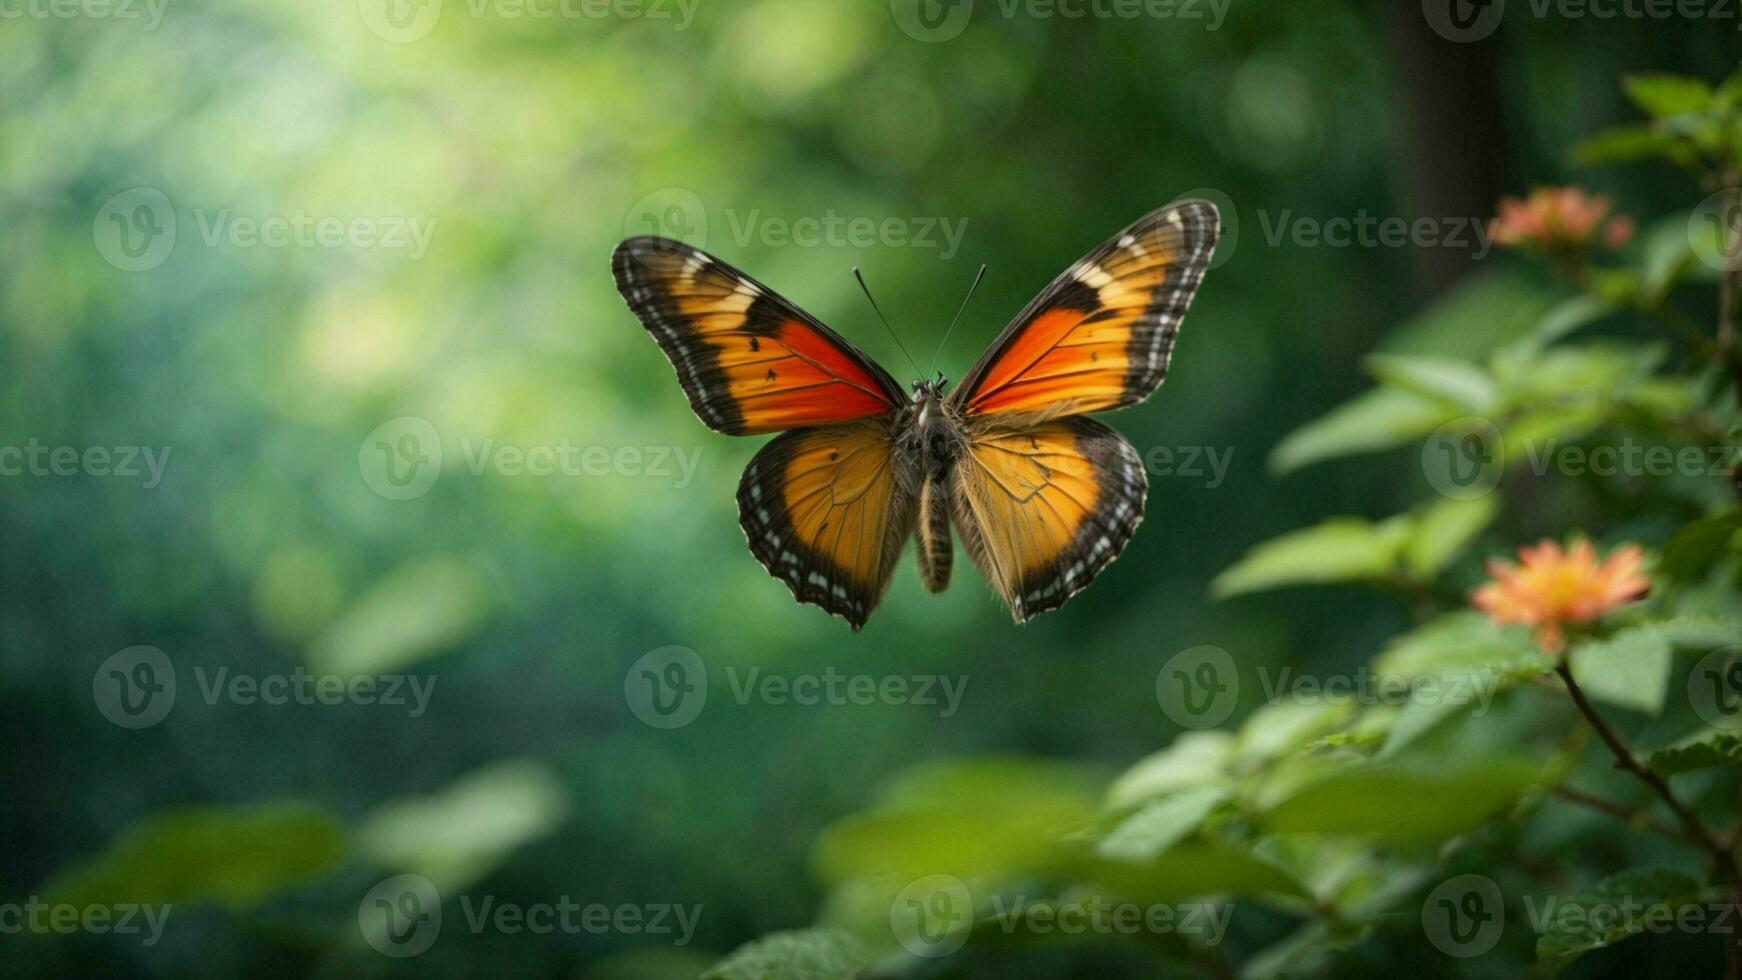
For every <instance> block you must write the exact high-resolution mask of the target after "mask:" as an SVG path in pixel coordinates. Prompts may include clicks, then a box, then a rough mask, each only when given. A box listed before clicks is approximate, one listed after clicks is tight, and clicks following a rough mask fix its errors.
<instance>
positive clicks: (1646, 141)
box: [1572, 125, 1699, 167]
mask: <svg viewBox="0 0 1742 980" xmlns="http://www.w3.org/2000/svg"><path fill="white" fill-rule="evenodd" d="M1652 157H1663V158H1665V159H1669V160H1673V161H1675V162H1676V163H1678V164H1690V163H1693V162H1695V161H1696V160H1698V159H1699V154H1698V153H1696V152H1695V151H1694V148H1693V147H1692V146H1690V145H1688V141H1687V140H1685V139H1683V138H1682V137H1680V136H1677V135H1675V134H1674V133H1670V132H1666V131H1663V130H1659V129H1655V128H1653V127H1651V126H1641V125H1627V126H1614V127H1611V128H1609V129H1603V130H1598V131H1597V132H1596V133H1594V134H1593V135H1591V136H1588V137H1586V138H1585V139H1583V140H1581V141H1579V142H1578V143H1577V144H1575V145H1574V146H1573V150H1572V160H1573V163H1574V165H1576V166H1580V167H1594V166H1600V165H1602V164H1606V163H1630V162H1633V161H1635V160H1647V159H1650V158H1652Z"/></svg>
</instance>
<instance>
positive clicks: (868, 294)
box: [853, 266, 919, 371]
mask: <svg viewBox="0 0 1742 980" xmlns="http://www.w3.org/2000/svg"><path fill="white" fill-rule="evenodd" d="M853 278H854V279H857V280H859V288H860V289H863V290H864V291H865V298H866V299H868V300H871V308H872V309H873V310H876V311H877V319H879V320H882V321H883V329H885V330H887V331H889V336H890V338H891V339H893V340H894V341H895V346H897V347H899V348H901V356H903V357H905V358H907V363H909V364H912V365H913V369H914V370H915V371H918V370H919V364H918V363H916V362H915V361H914V359H913V355H912V354H909V353H908V352H907V345H906V344H904V343H902V342H901V338H900V337H897V336H896V335H895V328H894V327H892V326H890V325H889V319H888V318H887V317H885V316H884V315H883V311H882V310H881V309H879V308H878V306H877V301H876V300H874V299H871V287H870V286H867V285H865V277H864V276H862V275H860V274H859V267H858V266H854V267H853Z"/></svg>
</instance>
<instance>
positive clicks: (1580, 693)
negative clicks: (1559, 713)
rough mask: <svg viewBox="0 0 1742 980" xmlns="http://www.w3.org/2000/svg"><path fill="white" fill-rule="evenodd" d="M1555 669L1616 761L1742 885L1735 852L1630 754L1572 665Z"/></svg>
mask: <svg viewBox="0 0 1742 980" xmlns="http://www.w3.org/2000/svg"><path fill="white" fill-rule="evenodd" d="M1555 672H1556V673H1558V674H1560V675H1561V680H1562V681H1563V682H1565V684H1566V685H1567V694H1569V695H1571V696H1572V699H1573V704H1574V705H1576V706H1577V707H1578V709H1579V713H1580V714H1583V715H1584V716H1585V720H1586V721H1587V722H1589V723H1590V725H1591V730H1592V731H1594V732H1596V733H1597V737H1598V738H1600V739H1602V740H1603V744H1604V745H1607V746H1609V751H1610V753H1611V754H1613V755H1614V756H1615V762H1616V764H1617V765H1619V766H1620V767H1621V768H1623V769H1625V770H1627V771H1628V772H1630V773H1632V774H1633V775H1635V776H1637V777H1639V779H1640V780H1641V781H1642V782H1644V783H1645V785H1647V786H1650V787H1651V788H1652V790H1653V791H1654V792H1656V793H1657V795H1658V796H1660V797H1662V798H1663V801H1664V802H1665V803H1667V804H1669V808H1670V809H1671V810H1672V811H1674V812H1675V815H1676V819H1678V820H1680V821H1681V825H1682V827H1683V828H1684V829H1685V830H1686V831H1687V835H1688V837H1689V838H1690V839H1692V840H1693V841H1694V842H1695V843H1697V844H1699V845H1700V846H1701V847H1703V848H1705V849H1706V850H1707V851H1709V852H1711V855H1712V859H1713V860H1714V861H1716V862H1717V864H1718V869H1719V870H1720V871H1722V872H1723V873H1724V878H1725V880H1726V881H1728V882H1730V883H1731V884H1732V885H1734V886H1736V887H1738V888H1742V869H1738V867H1737V865H1736V856H1735V855H1734V854H1732V853H1730V849H1729V848H1728V847H1725V846H1724V845H1723V844H1721V843H1719V841H1718V839H1717V838H1716V837H1714V836H1712V832H1711V831H1710V830H1708V829H1706V825H1705V824H1704V823H1702V822H1701V821H1700V818H1699V817H1697V816H1695V815H1694V811H1692V810H1690V809H1688V808H1687V806H1686V805H1685V804H1683V803H1682V801H1681V800H1678V799H1676V797H1675V794H1674V793H1673V792H1671V791H1670V788H1669V783H1667V782H1664V779H1663V777H1662V776H1659V775H1658V774H1657V773H1655V772H1652V771H1651V770H1650V769H1647V768H1646V767H1645V766H1644V765H1642V764H1640V762H1639V760H1638V759H1635V758H1634V757H1633V753H1632V752H1630V751H1628V749H1627V746H1626V745H1625V744H1624V743H1622V741H1621V737H1620V736H1619V735H1616V734H1615V730H1614V729H1612V728H1610V727H1609V723H1608V722H1606V721H1604V720H1603V716H1602V715H1600V714H1598V713H1597V709H1596V708H1594V707H1592V706H1591V702H1590V701H1589V700H1587V699H1586V698H1585V691H1584V689H1583V688H1581V687H1579V682H1578V681H1575V680H1573V670H1572V667H1571V666H1569V665H1568V663H1567V661H1566V660H1565V659H1564V658H1563V659H1562V660H1561V662H1560V663H1559V664H1557V665H1556V666H1555Z"/></svg>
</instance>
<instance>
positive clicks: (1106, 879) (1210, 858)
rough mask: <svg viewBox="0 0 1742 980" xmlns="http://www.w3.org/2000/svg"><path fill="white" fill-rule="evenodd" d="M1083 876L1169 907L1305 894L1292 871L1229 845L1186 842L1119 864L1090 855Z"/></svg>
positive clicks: (1083, 863) (1082, 863) (1132, 897)
mask: <svg viewBox="0 0 1742 980" xmlns="http://www.w3.org/2000/svg"><path fill="white" fill-rule="evenodd" d="M1075 870H1076V871H1077V873H1078V875H1079V877H1081V878H1082V879H1083V880H1086V881H1092V882H1095V883H1097V884H1100V885H1102V886H1104V887H1106V888H1108V889H1110V890H1112V891H1116V892H1118V893H1119V894H1121V895H1124V896H1125V897H1126V898H1128V899H1130V900H1131V901H1133V902H1137V903H1140V904H1151V903H1153V904H1166V903H1169V902H1181V901H1186V900H1189V899H1195V898H1204V897H1207V896H1211V895H1287V896H1295V897H1301V898H1305V897H1307V893H1306V890H1305V889H1304V888H1302V887H1301V884H1300V882H1298V881H1296V880H1295V879H1294V876H1292V875H1290V874H1289V873H1288V872H1287V871H1285V870H1283V869H1282V868H1279V867H1277V866H1276V865H1275V864H1272V863H1271V862H1269V861H1265V860H1263V859H1261V858H1259V857H1256V856H1254V855H1252V854H1249V853H1247V852H1245V851H1241V850H1236V849H1234V848H1233V847H1230V846H1227V845H1224V844H1210V843H1199V842H1186V843H1182V844H1178V845H1176V846H1174V847H1171V848H1169V849H1168V850H1167V851H1166V852H1164V853H1163V854H1162V855H1161V856H1160V857H1158V858H1156V859H1155V860H1153V861H1117V860H1113V859H1111V858H1104V857H1100V856H1097V855H1092V854H1086V855H1083V856H1082V857H1081V858H1080V863H1079V865H1078V866H1076V868H1075Z"/></svg>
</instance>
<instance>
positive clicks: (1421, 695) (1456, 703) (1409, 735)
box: [1374, 667, 1537, 759]
mask: <svg viewBox="0 0 1742 980" xmlns="http://www.w3.org/2000/svg"><path fill="white" fill-rule="evenodd" d="M1536 673H1537V671H1534V670H1532V671H1510V672H1501V671H1499V670H1496V669H1495V668H1493V667H1478V668H1476V669H1474V670H1467V671H1464V670H1455V671H1448V672H1446V673H1444V674H1438V675H1429V676H1426V677H1421V678H1418V679H1417V680H1416V682H1415V684H1414V685H1413V687H1412V689H1411V691H1410V693H1409V701H1408V703H1407V704H1405V705H1404V707H1403V711H1402V712H1401V713H1399V715H1398V717H1397V720H1396V721H1395V722H1393V723H1392V726H1391V730H1390V731H1389V732H1387V733H1386V738H1385V744H1384V745H1383V746H1381V747H1380V749H1379V751H1378V752H1377V753H1376V754H1375V756H1374V758H1377V759H1388V758H1391V757H1393V756H1395V755H1396V754H1397V753H1399V752H1401V751H1403V750H1404V749H1405V748H1408V747H1409V745H1410V744H1411V743H1413V742H1415V740H1416V739H1418V738H1421V737H1422V736H1423V735H1426V734H1427V733H1428V732H1430V731H1432V730H1433V729H1434V728H1436V727H1438V726H1439V724H1440V723H1441V722H1443V721H1445V720H1446V719H1447V718H1450V717H1452V716H1453V715H1455V714H1458V713H1459V712H1462V711H1466V710H1469V709H1472V708H1476V707H1479V706H1480V707H1486V706H1487V705H1489V704H1491V703H1492V702H1493V698H1494V696H1495V695H1496V694H1498V693H1499V692H1500V691H1502V690H1504V689H1506V688H1508V687H1511V686H1513V685H1514V684H1516V683H1518V682H1519V681H1520V680H1523V679H1525V678H1526V677H1530V676H1535V675H1536Z"/></svg>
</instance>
